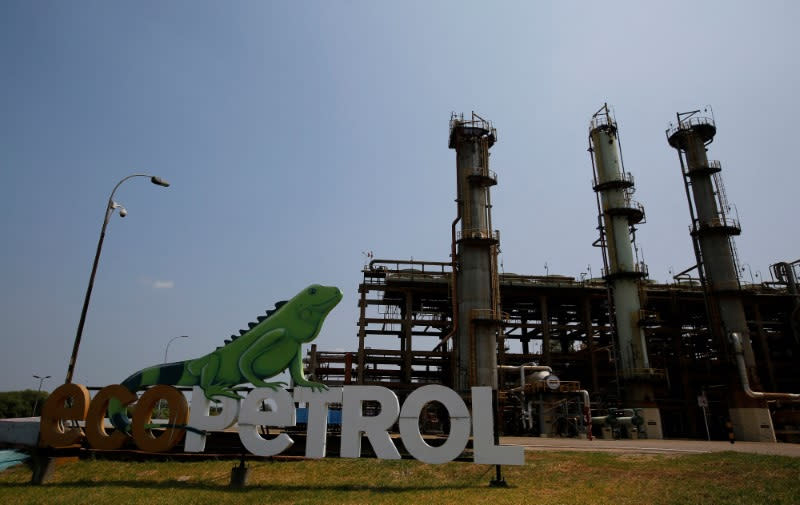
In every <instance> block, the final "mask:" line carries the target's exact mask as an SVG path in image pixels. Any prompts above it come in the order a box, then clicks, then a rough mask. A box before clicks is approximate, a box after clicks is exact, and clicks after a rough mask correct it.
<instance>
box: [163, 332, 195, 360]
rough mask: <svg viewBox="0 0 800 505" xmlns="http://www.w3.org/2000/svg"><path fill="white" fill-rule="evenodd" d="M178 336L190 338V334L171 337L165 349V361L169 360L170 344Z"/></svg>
mask: <svg viewBox="0 0 800 505" xmlns="http://www.w3.org/2000/svg"><path fill="white" fill-rule="evenodd" d="M177 338H189V335H178V336H177V337H172V338H171V339H169V342H167V347H166V349H164V363H166V362H167V353H168V352H169V344H171V343H172V341H173V340H175V339H177Z"/></svg>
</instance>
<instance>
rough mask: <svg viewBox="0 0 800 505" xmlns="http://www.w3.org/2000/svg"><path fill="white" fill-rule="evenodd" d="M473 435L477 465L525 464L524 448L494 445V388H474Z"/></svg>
mask: <svg viewBox="0 0 800 505" xmlns="http://www.w3.org/2000/svg"><path fill="white" fill-rule="evenodd" d="M472 435H473V441H472V447H473V448H474V450H475V463H485V464H487V465H524V464H525V448H524V447H518V446H512V445H494V407H493V406H492V388H489V387H479V388H472Z"/></svg>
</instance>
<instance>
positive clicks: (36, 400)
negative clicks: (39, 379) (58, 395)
mask: <svg viewBox="0 0 800 505" xmlns="http://www.w3.org/2000/svg"><path fill="white" fill-rule="evenodd" d="M47 396H48V394H47V393H46V392H45V391H40V392H37V391H34V390H33V389H26V390H24V391H5V392H0V419H4V418H8V417H29V416H30V415H31V413H33V415H39V413H40V412H41V409H42V405H43V404H44V401H45V400H46V399H47ZM34 405H36V412H35V413H34V412H33V407H34Z"/></svg>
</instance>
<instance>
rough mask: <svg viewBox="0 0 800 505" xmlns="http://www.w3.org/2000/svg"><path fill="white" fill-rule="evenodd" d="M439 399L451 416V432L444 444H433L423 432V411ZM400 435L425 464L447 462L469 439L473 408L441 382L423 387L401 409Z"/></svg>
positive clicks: (412, 452) (406, 445)
mask: <svg viewBox="0 0 800 505" xmlns="http://www.w3.org/2000/svg"><path fill="white" fill-rule="evenodd" d="M434 401H435V402H439V403H441V404H442V405H444V408H445V409H447V412H448V414H449V415H450V434H449V435H448V437H447V440H446V441H445V443H444V444H443V445H441V446H440V447H431V446H430V445H428V444H427V443H425V440H424V439H423V438H422V435H421V434H420V432H419V414H420V411H421V410H422V408H423V407H424V406H425V404H427V403H430V402H434ZM399 424H400V436H401V437H402V438H403V445H405V447H406V450H407V451H408V452H409V454H411V455H412V456H414V457H415V458H416V459H418V460H420V461H422V462H425V463H447V462H448V461H452V460H454V459H455V458H457V457H458V455H459V454H461V453H462V452H463V451H464V447H466V446H467V441H468V440H469V430H470V425H469V411H468V410H467V406H466V405H465V404H464V401H463V400H462V399H461V397H460V396H458V393H456V392H455V391H453V390H452V389H450V388H446V387H444V386H439V385H430V386H423V387H421V388H419V389H417V390H416V391H414V392H413V393H411V394H410V395H408V398H407V399H406V402H405V403H404V404H403V410H401V411H400V423H399Z"/></svg>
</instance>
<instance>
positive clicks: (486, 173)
mask: <svg viewBox="0 0 800 505" xmlns="http://www.w3.org/2000/svg"><path fill="white" fill-rule="evenodd" d="M470 175H471V176H472V177H486V178H488V179H491V180H492V181H494V183H495V184H497V174H496V173H494V171H492V170H489V169H488V168H483V167H475V168H473V169H472V172H471V173H470Z"/></svg>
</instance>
